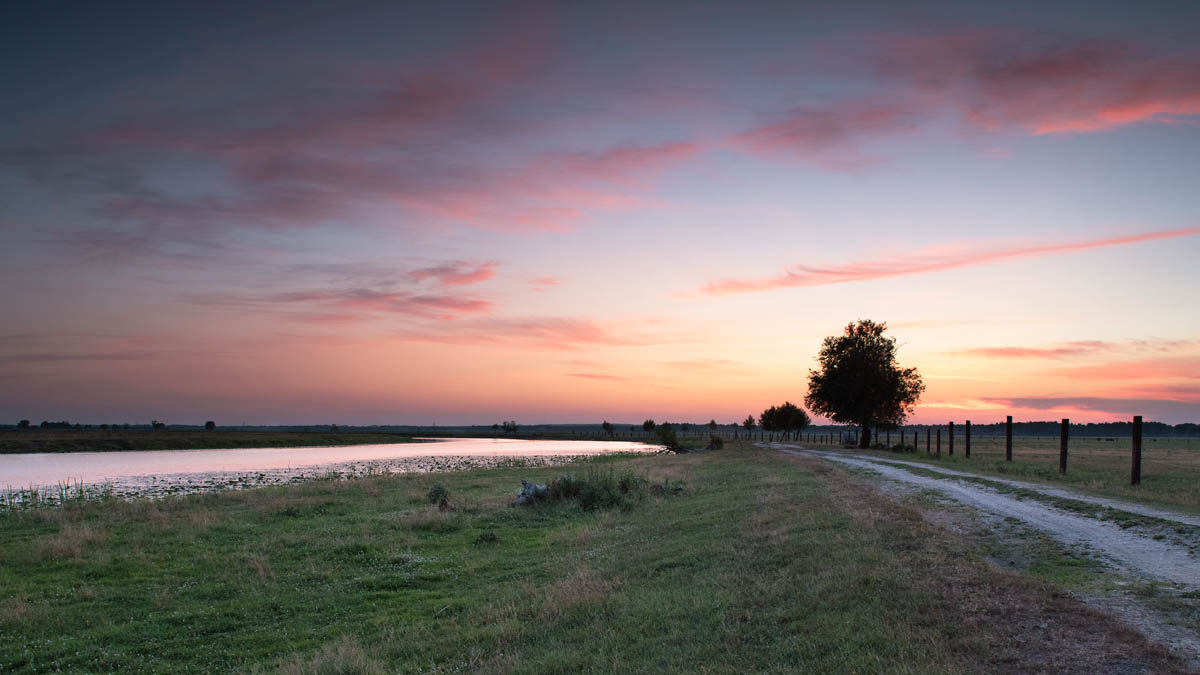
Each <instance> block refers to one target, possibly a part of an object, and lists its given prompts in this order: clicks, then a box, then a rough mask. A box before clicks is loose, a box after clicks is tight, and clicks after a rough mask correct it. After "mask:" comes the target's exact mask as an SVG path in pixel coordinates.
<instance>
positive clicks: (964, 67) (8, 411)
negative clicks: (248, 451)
mask: <svg viewBox="0 0 1200 675" xmlns="http://www.w3.org/2000/svg"><path fill="white" fill-rule="evenodd" d="M851 4H853V3H851ZM247 5H248V7H246V8H240V9H239V8H238V6H229V7H222V8H220V9H217V8H208V7H207V6H206V4H203V3H198V4H196V5H195V6H194V7H192V8H191V9H188V10H183V9H181V8H180V7H168V6H167V5H166V4H163V5H149V6H141V7H136V6H134V5H132V4H130V5H126V4H121V3H118V4H109V3H96V4H84V5H80V6H79V7H77V8H76V10H75V11H72V12H70V13H69V16H68V13H66V12H63V11H61V9H60V8H58V6H57V5H56V4H54V3H28V4H24V5H22V6H20V7H10V8H8V9H5V10H3V14H2V16H3V22H4V24H5V25H6V26H7V27H8V30H6V31H5V33H6V35H7V36H8V38H7V39H6V40H5V46H3V47H0V49H2V50H3V52H4V58H3V59H2V60H0V72H2V73H3V75H2V77H3V82H4V91H5V92H6V95H5V98H6V101H7V102H8V104H7V105H5V106H4V107H3V109H2V110H0V116H2V121H3V124H0V236H2V237H3V246H0V275H3V279H2V281H3V291H0V310H2V312H3V316H4V320H3V328H2V329H0V361H2V362H3V368H2V369H0V421H7V422H8V423H15V422H16V421H17V420H18V419H21V418H28V419H31V420H34V421H35V423H36V422H37V421H40V420H43V419H51V420H58V419H69V420H72V421H79V422H83V423H96V424H99V423H109V422H130V421H132V422H140V423H146V422H148V421H149V420H150V419H152V418H153V419H162V420H166V421H168V422H171V423H179V424H201V423H203V421H204V420H207V419H214V420H218V422H219V423H225V422H229V423H235V422H236V423H241V422H243V421H245V422H248V423H249V424H303V423H338V424H421V425H425V424H434V423H437V424H491V423H493V422H496V421H499V420H502V419H514V420H519V421H522V422H528V423H538V422H595V423H597V424H599V423H600V421H601V420H606V419H607V420H613V421H618V422H627V423H632V422H640V421H641V420H643V419H645V418H648V417H650V418H655V419H658V420H663V419H672V420H686V421H696V422H706V421H708V420H709V419H710V418H712V419H715V420H717V421H718V422H721V423H731V422H736V421H740V420H741V419H744V418H745V417H746V415H747V414H748V413H754V414H755V415H757V414H758V413H759V412H760V411H761V410H763V409H764V408H765V407H767V406H768V405H772V404H775V403H779V402H781V401H784V400H785V399H786V400H792V401H801V400H802V399H803V398H804V393H805V390H806V380H807V373H808V371H809V369H810V368H813V367H814V366H815V362H814V357H815V355H816V353H817V350H818V349H819V347H820V344H821V340H822V339H823V338H824V337H825V336H828V335H833V334H837V333H838V332H840V331H841V329H842V328H843V327H844V326H845V325H846V324H847V323H848V322H850V321H852V320H855V319H859V318H869V319H873V320H875V321H886V322H887V323H888V326H889V333H890V334H891V335H893V336H895V337H896V338H897V339H898V340H899V342H900V344H901V345H902V346H901V348H900V350H899V356H900V361H901V363H902V364H903V365H905V366H916V367H917V368H919V369H920V372H921V373H922V375H923V376H924V378H925V382H926V384H927V390H926V392H925V395H924V397H923V399H922V404H921V405H920V406H919V407H918V410H917V414H916V417H915V419H914V420H913V421H915V422H918V423H921V422H945V421H947V420H963V419H971V420H974V421H976V422H980V423H982V422H993V421H997V420H1002V419H1003V418H1004V416H1005V415H1013V416H1014V417H1015V418H1017V419H1018V420H1036V419H1057V418H1061V417H1069V418H1071V420H1072V421H1077V422H1088V421H1106V420H1125V419H1128V418H1129V417H1130V416H1131V415H1144V416H1145V417H1146V418H1147V419H1148V420H1158V421H1164V422H1169V423H1180V422H1197V421H1200V311H1198V309H1200V303H1198V302H1197V298H1196V296H1197V290H1198V289H1200V264H1198V262H1200V188H1198V185H1200V42H1197V40H1196V37H1195V36H1196V34H1197V29H1200V4H1197V3H1174V4H1171V3H1147V4H1144V5H1135V4H1132V3H1131V4H1128V5H1117V6H1115V7H1116V8H1112V9H1110V11H1094V10H1093V8H1094V7H1095V5H1094V4H1093V3H1083V2H1080V3H1060V4H1056V5H1055V8H1054V9H1052V10H1051V9H1047V8H1046V7H1044V6H1043V5H1041V4H1034V3H1017V4H1011V5H1010V4H1007V3H997V4H996V5H995V6H994V7H990V8H981V7H971V6H970V5H971V3H943V4H941V5H939V6H936V7H935V6H933V5H925V6H924V7H925V8H924V9H923V10H921V11H919V12H918V11H912V10H909V11H901V10H900V9H899V8H888V6H886V5H880V6H878V7H874V8H872V9H871V10H870V11H867V10H865V9H864V8H863V7H858V8H857V9H852V8H847V9H837V8H836V7H837V6H836V5H832V4H831V5H829V6H825V7H823V8H817V7H816V6H814V5H804V4H801V3H788V4H782V3H781V4H779V5H778V6H775V5H765V4H763V5H754V6H753V7H741V8H740V9H738V11H734V8H733V6H732V5H721V4H714V5H709V4H699V5H696V4H687V5H678V6H672V5H667V4H659V3H654V4H653V5H647V6H643V5H641V4H638V3H635V4H631V5H628V6H624V5H620V6H610V5H609V4H608V3H596V4H593V5H590V6H587V5H584V4H579V3H569V4H565V5H560V6H557V7H555V6H548V5H528V6H519V5H515V4H504V3H494V4H482V5H472V6H471V7H470V9H467V8H465V6H458V7H457V8H455V7H453V6H449V5H447V6H444V7H443V5H440V4H431V3H413V4H412V5H411V6H408V7H402V6H400V5H393V6H389V5H386V4H385V5H378V6H371V7H372V8H371V9H370V10H369V11H368V10H367V9H354V10H339V9H337V8H336V7H335V6H333V5H325V6H324V8H323V9H322V8H321V7H322V6H321V5H315V6H311V7H307V8H305V9H301V8H299V7H296V6H293V5H291V4H286V5H278V6H273V7H272V6H271V5H268V4H259V3H247ZM650 7H653V9H650ZM823 421H824V420H817V422H818V423H821V422H823Z"/></svg>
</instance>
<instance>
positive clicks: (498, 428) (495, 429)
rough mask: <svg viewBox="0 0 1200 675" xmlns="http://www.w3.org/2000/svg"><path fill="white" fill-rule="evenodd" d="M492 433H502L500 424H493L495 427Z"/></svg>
mask: <svg viewBox="0 0 1200 675" xmlns="http://www.w3.org/2000/svg"><path fill="white" fill-rule="evenodd" d="M492 431H500V425H499V424H493V425H492Z"/></svg>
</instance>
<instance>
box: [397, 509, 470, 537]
mask: <svg viewBox="0 0 1200 675" xmlns="http://www.w3.org/2000/svg"><path fill="white" fill-rule="evenodd" d="M379 517H380V518H382V519H384V520H386V521H388V522H389V523H391V524H392V526H393V527H396V528H399V529H404V530H418V531H424V532H451V531H454V530H457V529H459V528H460V527H461V525H462V523H461V522H460V519H459V517H458V515H457V514H456V513H455V512H454V511H453V510H446V511H443V510H441V509H439V508H438V507H437V506H435V505H433V504H430V505H429V506H424V507H421V508H419V509H413V510H411V511H392V512H389V513H384V514H381V515H380V516H379Z"/></svg>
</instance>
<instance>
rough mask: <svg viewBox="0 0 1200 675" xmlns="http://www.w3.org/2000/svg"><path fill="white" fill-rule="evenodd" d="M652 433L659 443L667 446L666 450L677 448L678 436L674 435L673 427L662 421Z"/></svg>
mask: <svg viewBox="0 0 1200 675" xmlns="http://www.w3.org/2000/svg"><path fill="white" fill-rule="evenodd" d="M654 435H655V437H656V438H657V439H658V442H659V444H661V445H664V446H666V447H667V449H668V450H678V449H679V437H678V436H676V435H675V427H673V426H671V425H670V424H667V423H665V422H664V423H663V424H660V425H659V426H658V428H657V429H655V430H654Z"/></svg>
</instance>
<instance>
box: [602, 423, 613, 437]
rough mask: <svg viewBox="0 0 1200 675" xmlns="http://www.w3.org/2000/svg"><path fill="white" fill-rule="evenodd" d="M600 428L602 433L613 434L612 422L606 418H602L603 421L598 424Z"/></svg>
mask: <svg viewBox="0 0 1200 675" xmlns="http://www.w3.org/2000/svg"><path fill="white" fill-rule="evenodd" d="M600 428H601V429H603V430H604V433H606V434H608V435H609V436H612V435H613V425H612V422H609V421H608V420H604V423H603V424H601V425H600Z"/></svg>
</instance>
